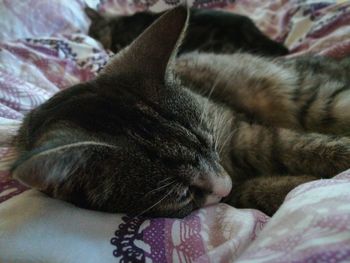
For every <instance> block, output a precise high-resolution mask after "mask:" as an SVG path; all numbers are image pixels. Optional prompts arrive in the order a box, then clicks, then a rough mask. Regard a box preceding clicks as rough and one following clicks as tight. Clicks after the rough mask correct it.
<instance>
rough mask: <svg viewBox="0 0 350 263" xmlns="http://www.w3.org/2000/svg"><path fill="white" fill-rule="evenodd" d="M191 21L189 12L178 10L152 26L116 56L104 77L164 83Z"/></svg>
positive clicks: (106, 68)
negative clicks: (141, 79) (120, 77)
mask: <svg viewBox="0 0 350 263" xmlns="http://www.w3.org/2000/svg"><path fill="white" fill-rule="evenodd" d="M187 21H188V9H187V8H186V7H184V6H179V7H176V8H174V9H172V10H170V11H168V12H167V13H165V14H164V15H162V16H161V17H160V18H159V19H157V20H156V21H155V22H154V23H153V24H152V25H151V26H149V27H148V28H147V29H146V30H145V31H144V32H143V33H142V34H141V35H140V36H139V37H138V38H137V39H136V40H134V42H132V43H131V44H130V46H129V47H127V48H126V49H124V50H122V51H121V52H119V53H118V54H117V55H116V56H114V57H113V58H112V59H111V60H110V62H109V63H108V64H107V65H106V67H105V68H104V69H103V70H102V72H101V75H104V74H106V75H115V74H127V75H131V76H138V77H142V76H146V77H148V78H152V79H159V80H164V76H165V73H166V70H167V66H168V64H169V63H170V62H171V60H172V59H173V57H174V56H175V55H176V50H177V48H178V46H179V45H180V44H181V41H182V38H183V37H184V33H185V30H186V26H187Z"/></svg>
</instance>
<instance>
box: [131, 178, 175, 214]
mask: <svg viewBox="0 0 350 263" xmlns="http://www.w3.org/2000/svg"><path fill="white" fill-rule="evenodd" d="M176 186H177V185H176V184H175V185H174V187H173V188H172V189H171V190H170V191H169V192H167V193H166V194H165V195H164V196H163V197H162V198H160V199H159V200H158V201H157V202H155V203H154V204H153V205H151V206H150V207H148V208H147V209H145V210H143V211H142V212H141V213H139V214H138V215H136V216H134V217H139V216H142V215H143V214H144V213H146V212H148V211H149V210H151V209H152V208H154V207H156V206H157V205H159V204H160V203H161V202H162V201H163V200H164V199H165V198H167V197H168V196H169V195H170V194H172V193H173V192H174V189H175V188H176Z"/></svg>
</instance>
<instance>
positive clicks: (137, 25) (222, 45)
mask: <svg viewBox="0 0 350 263" xmlns="http://www.w3.org/2000/svg"><path fill="white" fill-rule="evenodd" d="M85 12H86V14H87V15H88V17H89V18H90V19H91V25H90V28H89V35H90V36H91V37H93V38H95V39H96V40H98V41H100V42H101V43H102V45H103V46H104V48H105V49H109V50H112V51H113V52H114V53H117V52H119V51H120V50H121V49H123V48H124V47H126V46H128V45H129V44H130V43H131V42H132V41H133V40H134V39H135V38H136V37H137V36H138V35H140V34H141V33H142V32H143V31H144V30H145V29H146V28H147V27H148V26H149V25H151V24H152V23H153V22H154V21H155V20H156V19H158V18H159V17H160V16H161V15H162V14H163V13H164V12H163V13H156V14H153V13H149V12H139V13H136V14H134V15H131V16H114V17H104V16H102V15H100V14H99V13H98V12H97V11H95V10H94V9H91V8H88V7H87V8H86V9H85ZM237 50H241V51H246V52H249V53H255V54H259V55H264V56H282V55H286V54H288V52H289V51H288V49H287V48H286V47H285V46H283V45H282V44H280V43H278V42H275V41H273V40H271V39H269V38H268V37H267V36H265V35H264V34H263V33H262V32H261V31H260V30H259V29H258V28H257V27H256V26H255V24H254V23H253V21H252V20H251V19H249V18H248V17H246V16H242V15H238V14H233V13H229V12H225V11H217V10H204V9H196V8H191V9H190V21H189V25H188V28H187V34H186V36H185V39H184V40H183V43H182V45H181V46H180V47H179V50H178V53H177V54H178V55H181V54H183V53H188V52H191V51H203V52H215V53H234V52H235V51H237Z"/></svg>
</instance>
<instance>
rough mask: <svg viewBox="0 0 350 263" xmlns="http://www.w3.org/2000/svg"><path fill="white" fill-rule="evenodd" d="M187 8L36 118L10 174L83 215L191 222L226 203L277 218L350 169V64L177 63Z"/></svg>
mask: <svg viewBox="0 0 350 263" xmlns="http://www.w3.org/2000/svg"><path fill="white" fill-rule="evenodd" d="M187 25H188V12H187V9H186V8H184V7H182V6H180V7H176V8H174V9H172V10H171V11H169V12H167V13H165V14H164V15H163V16H161V17H160V18H159V19H158V20H156V21H155V22H154V23H153V24H152V25H151V26H150V27H149V28H148V29H147V30H146V31H145V32H143V33H142V34H141V35H140V36H139V37H138V38H137V39H136V40H135V41H134V42H132V44H131V45H130V46H128V47H127V48H125V49H123V50H122V51H120V52H119V53H118V54H117V55H115V56H114V57H113V58H112V59H111V60H110V61H109V63H108V64H107V65H106V66H105V68H104V69H103V70H102V71H101V73H100V74H99V75H98V76H97V77H96V78H95V79H93V80H91V81H89V82H86V83H80V84H77V85H75V86H73V87H71V88H68V89H66V90H63V91H61V92H59V93H57V94H56V95H55V96H53V97H52V98H51V99H49V100H48V101H47V102H45V103H43V104H42V105H41V106H39V107H38V108H36V109H34V110H32V111H31V112H30V113H29V114H28V115H27V116H26V117H25V119H24V121H23V124H22V126H21V128H20V130H19V132H18V135H17V137H16V140H15V142H16V149H17V151H18V153H19V158H18V160H17V161H16V162H15V164H14V165H13V168H12V175H13V177H14V178H16V179H18V180H19V181H21V182H22V183H24V184H25V185H28V186H30V187H34V188H36V189H38V190H41V191H43V192H45V193H47V194H48V195H50V196H52V197H55V198H59V199H62V200H65V201H68V202H71V203H73V204H75V205H77V206H80V207H83V208H89V209H95V210H100V211H105V212H112V213H129V214H130V215H134V216H137V215H145V216H166V217H183V216H186V215H188V214H189V213H191V212H192V211H193V210H195V209H197V208H200V207H203V206H207V205H211V204H215V203H218V202H219V201H223V202H226V203H228V204H230V205H233V206H235V207H238V208H241V207H244V208H256V209H259V210H261V211H263V212H265V213H266V214H268V215H272V214H273V213H274V212H275V211H276V210H277V209H278V207H279V206H280V205H281V203H282V202H283V200H284V198H285V196H286V195H287V193H288V192H289V191H290V190H292V189H293V188H295V187H296V186H298V185H300V184H302V183H305V182H309V181H312V180H316V179H319V178H331V177H332V176H334V175H336V174H337V173H339V172H341V171H343V170H345V169H347V168H349V167H350V139H349V138H348V137H347V136H348V135H349V127H350V110H349V109H350V91H349V88H350V86H349V85H348V84H349V80H350V78H349V75H348V72H349V69H350V60H349V59H344V60H340V61H335V60H332V59H329V58H323V57H317V56H316V57H311V56H308V57H300V58H297V57H296V58H283V57H281V58H277V59H276V58H275V59H269V58H263V57H259V56H254V55H251V54H247V53H235V54H229V55H227V54H226V55H225V54H213V53H199V52H192V53H186V54H184V55H182V56H179V57H176V52H177V50H178V47H179V46H180V44H181V41H182V40H183V39H184V37H185V34H186V28H187Z"/></svg>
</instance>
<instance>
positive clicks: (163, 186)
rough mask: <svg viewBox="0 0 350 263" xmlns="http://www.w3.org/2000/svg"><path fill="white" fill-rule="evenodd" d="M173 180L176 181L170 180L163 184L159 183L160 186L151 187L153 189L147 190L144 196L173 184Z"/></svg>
mask: <svg viewBox="0 0 350 263" xmlns="http://www.w3.org/2000/svg"><path fill="white" fill-rule="evenodd" d="M175 182H176V180H174V181H171V182H170V183H166V184H164V185H161V186H159V187H158V188H156V189H153V190H151V191H149V192H148V193H146V194H145V197H146V196H147V195H149V194H151V193H154V192H156V191H159V190H161V189H163V188H166V187H167V186H170V185H172V184H174V183H175Z"/></svg>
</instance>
